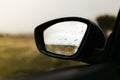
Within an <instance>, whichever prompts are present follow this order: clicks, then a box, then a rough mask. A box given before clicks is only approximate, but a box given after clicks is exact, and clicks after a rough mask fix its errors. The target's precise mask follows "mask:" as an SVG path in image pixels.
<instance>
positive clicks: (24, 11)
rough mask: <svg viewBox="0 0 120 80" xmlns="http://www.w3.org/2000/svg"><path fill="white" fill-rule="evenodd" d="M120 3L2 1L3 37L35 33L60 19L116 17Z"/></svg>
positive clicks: (94, 0) (97, 0) (98, 0)
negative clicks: (36, 28)
mask: <svg viewBox="0 0 120 80" xmlns="http://www.w3.org/2000/svg"><path fill="white" fill-rule="evenodd" d="M119 9H120V0H0V33H12V34H15V33H33V32H34V29H35V27H36V26H38V25H40V24H41V23H43V22H46V21H48V20H51V19H55V18H60V17H69V16H76V17H83V18H86V19H90V20H93V21H95V18H96V17H97V16H99V15H103V14H112V15H115V16H116V15H117V13H118V11H119Z"/></svg>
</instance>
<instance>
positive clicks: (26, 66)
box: [0, 35, 81, 78]
mask: <svg viewBox="0 0 120 80" xmlns="http://www.w3.org/2000/svg"><path fill="white" fill-rule="evenodd" d="M80 64H81V62H75V61H65V60H60V59H55V58H50V57H47V56H45V55H42V54H40V52H38V50H37V48H36V45H35V42H34V38H33V36H29V37H28V36H20V35H19V36H0V78H3V77H11V76H12V77H20V76H28V75H32V74H36V73H41V72H45V71H49V70H54V69H58V68H63V67H67V66H73V65H80Z"/></svg>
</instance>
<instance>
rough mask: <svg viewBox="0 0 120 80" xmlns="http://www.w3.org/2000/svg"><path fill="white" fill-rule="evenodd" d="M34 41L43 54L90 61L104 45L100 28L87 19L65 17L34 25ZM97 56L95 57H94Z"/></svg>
mask: <svg viewBox="0 0 120 80" xmlns="http://www.w3.org/2000/svg"><path fill="white" fill-rule="evenodd" d="M35 41H36V45H37V48H38V49H39V51H40V52H41V53H43V54H45V55H48V56H51V57H56V58H61V59H69V60H79V61H85V62H90V61H92V58H95V57H96V56H99V55H100V54H102V53H101V51H99V53H96V51H98V50H102V49H103V48H104V45H105V37H104V34H103V32H102V30H101V29H100V28H99V27H98V26H97V25H95V24H94V23H92V22H90V21H89V20H86V19H83V18H78V17H66V18H59V19H55V20H51V21H48V22H46V23H43V24H41V25H39V26H38V27H36V29H35ZM96 58H97V57H96Z"/></svg>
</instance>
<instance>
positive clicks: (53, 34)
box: [44, 21, 87, 56]
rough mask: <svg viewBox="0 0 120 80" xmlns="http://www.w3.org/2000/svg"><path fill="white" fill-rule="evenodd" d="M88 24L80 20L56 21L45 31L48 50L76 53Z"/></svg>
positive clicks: (69, 54) (57, 52) (69, 53)
mask: <svg viewBox="0 0 120 80" xmlns="http://www.w3.org/2000/svg"><path fill="white" fill-rule="evenodd" d="M86 30H87V24H85V23H83V22H78V21H66V22H60V23H56V24H54V25H52V26H50V27H49V28H47V29H46V30H45V31H44V42H45V46H46V50H47V51H49V52H52V53H55V54H60V55H66V56H72V55H74V54H75V53H76V52H77V50H78V48H79V46H80V44H81V42H82V39H83V37H84V35H85V32H86Z"/></svg>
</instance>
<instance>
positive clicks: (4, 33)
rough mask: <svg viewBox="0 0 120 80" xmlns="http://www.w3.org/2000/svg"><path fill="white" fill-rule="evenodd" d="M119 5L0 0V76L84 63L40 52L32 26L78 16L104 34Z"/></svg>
mask: <svg viewBox="0 0 120 80" xmlns="http://www.w3.org/2000/svg"><path fill="white" fill-rule="evenodd" d="M119 9H120V0H0V80H5V79H6V78H9V77H12V79H13V78H17V77H26V76H32V75H36V74H39V73H42V72H46V71H50V70H54V69H58V68H63V67H68V66H74V65H86V63H83V62H76V61H65V60H60V59H55V58H50V57H47V56H44V55H42V54H41V53H40V52H38V50H37V48H36V45H35V42H34V29H35V27H36V26H38V25H40V24H41V23H43V22H46V21H48V20H52V19H55V18H60V17H70V16H75V17H82V18H86V19H89V20H91V21H93V22H95V23H96V24H98V25H99V26H100V27H101V28H102V29H103V31H104V33H105V36H106V38H107V37H108V35H109V34H110V33H111V31H112V28H113V26H114V22H115V19H116V17H117V14H118V11H119Z"/></svg>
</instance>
